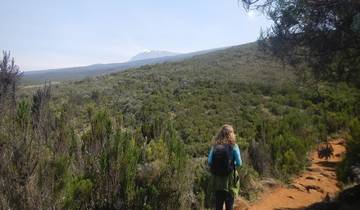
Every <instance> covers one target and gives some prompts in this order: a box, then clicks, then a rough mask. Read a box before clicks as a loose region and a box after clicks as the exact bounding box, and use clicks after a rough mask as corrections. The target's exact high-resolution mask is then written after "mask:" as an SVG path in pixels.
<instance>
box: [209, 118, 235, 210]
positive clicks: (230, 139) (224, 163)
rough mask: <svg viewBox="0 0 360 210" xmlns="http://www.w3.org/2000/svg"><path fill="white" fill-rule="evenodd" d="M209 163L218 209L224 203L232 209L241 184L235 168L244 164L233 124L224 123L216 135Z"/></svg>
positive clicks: (228, 208)
mask: <svg viewBox="0 0 360 210" xmlns="http://www.w3.org/2000/svg"><path fill="white" fill-rule="evenodd" d="M208 164H209V166H210V171H211V174H212V176H211V186H212V191H213V192H214V193H215V206H216V210H222V209H223V205H224V203H225V206H226V210H232V209H233V204H234V198H235V197H236V196H237V193H238V191H239V185H240V184H239V182H238V179H239V178H238V174H237V172H236V170H235V169H236V167H237V166H241V165H242V161H241V156H240V149H239V146H238V145H237V144H236V138H235V133H234V129H233V127H232V126H231V125H224V126H223V127H222V128H221V129H220V131H219V133H218V134H217V135H216V136H215V143H214V145H213V146H212V147H211V150H210V152H209V157H208Z"/></svg>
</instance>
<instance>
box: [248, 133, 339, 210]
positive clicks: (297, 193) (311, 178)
mask: <svg viewBox="0 0 360 210" xmlns="http://www.w3.org/2000/svg"><path fill="white" fill-rule="evenodd" d="M331 144H332V146H333V148H334V156H333V157H331V158H330V159H329V160H327V161H325V160H324V159H319V158H318V156H317V153H316V152H313V153H312V154H311V160H312V164H311V166H310V167H308V168H307V169H306V171H305V172H304V173H303V174H301V175H300V176H299V177H297V178H295V179H294V180H293V182H292V184H290V185H289V186H281V187H278V188H275V189H271V190H266V191H265V192H264V193H263V194H262V196H261V197H262V198H261V199H260V200H259V201H257V202H255V203H253V204H251V205H250V208H249V210H272V209H276V210H280V209H297V208H302V207H306V206H309V205H310V204H312V203H315V202H319V201H322V200H323V199H324V198H325V197H326V196H327V195H329V196H330V197H332V196H334V195H335V194H336V193H337V192H338V191H340V188H339V183H338V182H337V180H336V173H335V170H336V169H335V168H336V165H337V164H339V162H340V161H341V160H342V158H343V154H344V152H345V146H344V141H343V140H341V139H339V140H333V141H332V142H331Z"/></svg>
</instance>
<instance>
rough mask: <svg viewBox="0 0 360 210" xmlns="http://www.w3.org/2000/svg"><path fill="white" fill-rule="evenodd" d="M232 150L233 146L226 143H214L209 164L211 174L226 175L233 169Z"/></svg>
mask: <svg viewBox="0 0 360 210" xmlns="http://www.w3.org/2000/svg"><path fill="white" fill-rule="evenodd" d="M232 150H233V148H232V147H231V145H228V144H216V145H215V146H214V147H213V157H212V164H211V166H210V171H211V173H212V174H214V175H217V176H228V175H229V174H230V173H231V172H232V171H233V170H235V164H234V160H233V158H232Z"/></svg>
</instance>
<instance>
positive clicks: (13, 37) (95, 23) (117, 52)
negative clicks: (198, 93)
mask: <svg viewBox="0 0 360 210" xmlns="http://www.w3.org/2000/svg"><path fill="white" fill-rule="evenodd" d="M3 5H4V8H7V10H6V11H5V15H6V16H7V17H8V18H9V20H10V21H6V22H5V23H4V24H5V25H4V28H7V29H8V31H7V33H2V34H0V44H1V46H3V49H2V50H6V51H10V52H11V56H12V57H14V58H15V62H16V64H17V65H18V66H20V69H21V70H22V71H38V70H48V69H58V68H71V67H80V66H89V65H94V64H107V63H124V62H127V61H128V60H129V59H131V57H133V56H135V55H136V54H138V53H141V52H145V51H148V50H155V51H170V52H175V53H191V52H197V51H203V50H209V49H216V48H222V47H231V46H236V45H241V44H245V43H249V42H253V41H256V40H257V38H258V36H259V33H260V29H261V28H267V27H269V26H270V21H269V20H268V19H266V18H265V17H263V16H261V15H260V14H257V13H255V12H253V11H250V12H245V10H244V9H243V8H242V6H241V5H239V4H238V2H237V1H236V0H227V1H222V2H219V1H215V0H210V1H205V0H202V1H197V2H192V1H190V0H188V1H182V2H167V1H165V0H158V1H155V2H146V1H137V2H131V1H122V2H117V1H114V0H107V1H105V2H101V3H100V2H97V1H85V0H80V1H76V2H72V1H70V0H65V1H51V2H48V1H45V0H35V1H33V2H27V1H21V0H14V1H11V2H10V1H6V2H4V3H3ZM19 5H20V6H19ZM44 17H46V18H44ZM244 28H246V31H244V30H243V29H244Z"/></svg>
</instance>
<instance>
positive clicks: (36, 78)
mask: <svg viewBox="0 0 360 210" xmlns="http://www.w3.org/2000/svg"><path fill="white" fill-rule="evenodd" d="M221 49H225V48H216V49H210V50H203V51H197V52H192V53H186V54H176V53H172V52H166V51H156V52H163V53H151V52H149V53H148V56H155V54H156V55H158V56H160V55H165V54H167V55H170V54H172V56H165V57H156V58H148V59H141V60H140V58H145V56H140V55H136V56H134V57H133V58H132V59H131V60H130V61H128V62H124V63H110V64H94V65H89V66H80V67H70V68H59V69H48V70H40V71H27V72H24V78H23V80H22V83H23V84H24V85H28V84H39V83H43V82H45V81H64V80H81V79H84V78H86V77H94V76H99V75H104V74H109V73H114V72H120V71H123V70H126V69H131V68H138V67H141V66H145V65H152V64H158V63H164V62H176V61H182V60H185V59H188V58H192V57H194V56H197V55H203V54H207V53H210V52H213V51H217V50H221ZM152 52H155V51H152ZM174 54H176V55H174ZM136 57H137V58H138V59H139V60H138V59H137V58H136ZM134 59H135V60H134Z"/></svg>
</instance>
